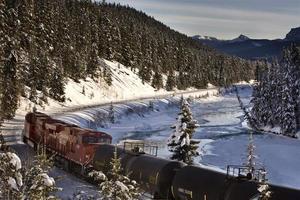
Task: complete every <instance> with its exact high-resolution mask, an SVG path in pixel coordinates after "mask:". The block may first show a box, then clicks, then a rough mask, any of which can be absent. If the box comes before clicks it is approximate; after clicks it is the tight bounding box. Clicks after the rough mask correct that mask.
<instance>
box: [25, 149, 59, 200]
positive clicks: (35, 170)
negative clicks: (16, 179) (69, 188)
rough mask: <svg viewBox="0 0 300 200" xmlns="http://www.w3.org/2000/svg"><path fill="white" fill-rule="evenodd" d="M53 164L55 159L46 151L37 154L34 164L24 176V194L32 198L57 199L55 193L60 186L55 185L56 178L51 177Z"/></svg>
mask: <svg viewBox="0 0 300 200" xmlns="http://www.w3.org/2000/svg"><path fill="white" fill-rule="evenodd" d="M52 166H53V161H52V159H51V158H48V157H47V155H46V154H45V153H41V154H39V155H37V156H36V159H35V160H34V161H33V163H32V166H31V167H30V168H29V169H28V170H26V172H25V177H24V187H23V195H24V198H25V199H30V200H39V199H43V200H55V199H57V198H56V197H55V196H53V193H54V192H56V191H58V190H59V188H57V187H56V185H55V180H54V179H53V178H52V177H50V176H49V175H48V174H49V170H50V169H51V168H52Z"/></svg>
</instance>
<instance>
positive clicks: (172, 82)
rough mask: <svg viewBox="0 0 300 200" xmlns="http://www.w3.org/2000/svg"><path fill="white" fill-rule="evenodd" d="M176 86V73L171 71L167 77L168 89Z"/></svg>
mask: <svg viewBox="0 0 300 200" xmlns="http://www.w3.org/2000/svg"><path fill="white" fill-rule="evenodd" d="M175 86H176V79H175V75H174V73H173V72H169V74H168V77H167V82H166V90H167V91H171V90H173V89H174V88H175Z"/></svg>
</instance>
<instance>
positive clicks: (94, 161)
mask: <svg viewBox="0 0 300 200" xmlns="http://www.w3.org/2000/svg"><path fill="white" fill-rule="evenodd" d="M23 140H24V142H25V143H27V144H29V145H31V146H32V147H33V148H35V149H38V148H39V146H40V145H43V146H44V147H46V149H47V151H50V152H53V153H55V155H56V156H55V157H56V161H57V163H58V164H59V165H61V166H62V167H63V168H64V169H66V170H69V171H72V172H75V173H78V174H80V175H82V176H86V175H87V173H88V172H89V171H90V170H98V171H104V172H105V171H107V170H109V163H110V160H111V159H112V157H113V155H114V152H115V151H117V155H118V157H119V158H120V159H121V167H122V169H123V173H124V174H130V178H131V179H133V180H135V181H136V182H138V183H139V184H140V187H141V188H142V189H143V190H144V191H146V192H147V193H148V194H150V195H151V196H152V198H153V199H159V200H259V199H260V197H259V191H258V187H259V185H260V184H261V183H260V182H259V181H257V180H255V179H253V178H252V177H249V176H247V175H244V174H242V173H241V174H238V175H234V174H230V173H228V172H227V173H221V172H217V171H213V170H211V169H207V168H204V167H201V166H196V165H186V164H184V163H182V162H179V161H174V160H168V159H163V158H158V157H156V156H153V155H149V154H145V153H143V152H141V151H131V150H127V149H124V148H121V147H116V146H115V145H112V144H111V142H112V137H111V136H110V135H109V134H107V133H104V132H99V131H94V130H90V129H84V128H80V127H78V126H75V125H72V124H68V123H65V122H63V121H60V120H56V119H52V118H51V117H50V116H48V115H46V114H43V113H38V112H35V113H28V114H27V115H26V117H25V125H24V132H23ZM228 169H229V168H228ZM232 169H235V167H232ZM236 169H239V171H240V170H241V169H242V168H236ZM229 171H230V170H229ZM269 186H270V191H271V192H272V195H271V197H270V198H269V200H299V199H300V190H299V189H294V188H288V187H283V186H277V185H273V184H269Z"/></svg>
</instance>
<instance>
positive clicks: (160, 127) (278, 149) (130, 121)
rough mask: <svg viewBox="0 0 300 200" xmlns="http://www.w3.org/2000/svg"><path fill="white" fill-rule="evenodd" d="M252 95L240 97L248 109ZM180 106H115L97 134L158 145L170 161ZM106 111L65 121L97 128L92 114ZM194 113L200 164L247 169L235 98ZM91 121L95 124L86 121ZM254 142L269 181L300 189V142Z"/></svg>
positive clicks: (269, 138) (198, 105)
mask: <svg viewBox="0 0 300 200" xmlns="http://www.w3.org/2000/svg"><path fill="white" fill-rule="evenodd" d="M251 91H252V90H251V88H250V87H249V86H248V87H246V88H244V89H241V88H240V95H241V98H242V100H243V102H244V103H245V104H248V103H249V100H250V95H251ZM178 100H179V98H178V97H175V98H170V99H159V100H153V101H152V102H153V103H154V107H155V111H147V109H146V108H147V107H148V106H149V101H146V100H144V101H137V102H134V103H128V104H118V105H116V106H115V109H116V115H117V116H118V117H117V122H116V123H115V124H111V123H109V122H107V123H104V124H102V127H98V130H102V131H105V132H108V133H109V134H111V135H112V136H113V138H114V139H113V142H114V143H120V142H122V141H123V140H125V139H136V140H145V141H147V142H151V143H155V144H157V145H158V146H159V152H158V154H159V156H160V157H165V158H168V157H169V155H170V154H169V152H168V150H167V147H166V142H167V139H168V137H169V136H170V134H171V132H172V130H171V129H170V126H171V125H172V124H174V123H175V121H176V117H177V113H178V111H179V109H178V106H177V105H176V103H175V102H176V101H178ZM143 107H144V108H145V109H144V110H143V109H142V108H143ZM126 108H132V109H133V110H134V109H137V108H139V109H137V110H138V112H137V113H134V112H133V113H131V112H129V113H128V112H126V111H127V110H128V109H126ZM101 109H103V110H102V111H105V112H107V111H108V106H106V107H101V108H97V109H90V110H86V111H84V112H76V113H73V114H69V115H66V116H62V117H60V119H63V120H66V121H69V122H73V123H77V124H79V125H81V126H85V127H93V120H94V117H93V114H92V113H95V112H96V110H98V111H99V110H101ZM129 110H130V109H129ZM192 111H193V113H194V117H195V118H196V119H197V120H198V122H199V124H200V128H198V129H197V131H196V134H195V138H197V139H200V140H201V143H200V144H201V145H200V148H199V151H201V152H202V153H204V156H202V158H198V159H196V162H199V163H200V164H201V165H203V166H205V167H209V168H214V169H216V170H218V171H220V170H225V169H226V166H227V165H233V164H237V165H238V164H243V163H244V162H245V160H246V148H247V143H248V136H249V135H248V133H249V130H248V129H247V128H245V127H244V126H243V117H242V114H243V113H242V111H241V109H240V107H239V104H238V101H237V99H236V97H235V94H233V93H230V94H227V95H225V96H218V97H216V96H211V97H209V98H206V99H205V98H204V99H195V101H194V103H193V104H192ZM87 117H89V118H90V119H89V120H86V119H87ZM254 142H255V146H256V154H257V155H258V159H257V163H258V165H261V166H262V165H263V166H264V167H265V168H266V169H267V171H268V178H269V181H270V182H272V183H274V184H279V185H286V186H290V187H296V188H299V187H300V176H299V174H298V172H299V169H300V167H299V166H300V161H299V159H298V158H299V156H300V141H299V140H296V139H291V138H287V137H284V136H279V135H273V134H259V133H257V134H255V135H254Z"/></svg>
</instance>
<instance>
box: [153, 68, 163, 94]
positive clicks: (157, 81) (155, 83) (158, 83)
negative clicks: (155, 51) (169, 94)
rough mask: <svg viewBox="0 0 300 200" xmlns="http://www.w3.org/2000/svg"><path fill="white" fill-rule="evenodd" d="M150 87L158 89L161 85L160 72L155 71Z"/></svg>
mask: <svg viewBox="0 0 300 200" xmlns="http://www.w3.org/2000/svg"><path fill="white" fill-rule="evenodd" d="M152 87H154V88H155V89H157V90H159V89H161V88H162V87H163V80H162V74H161V72H155V73H154V76H153V79H152Z"/></svg>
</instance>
